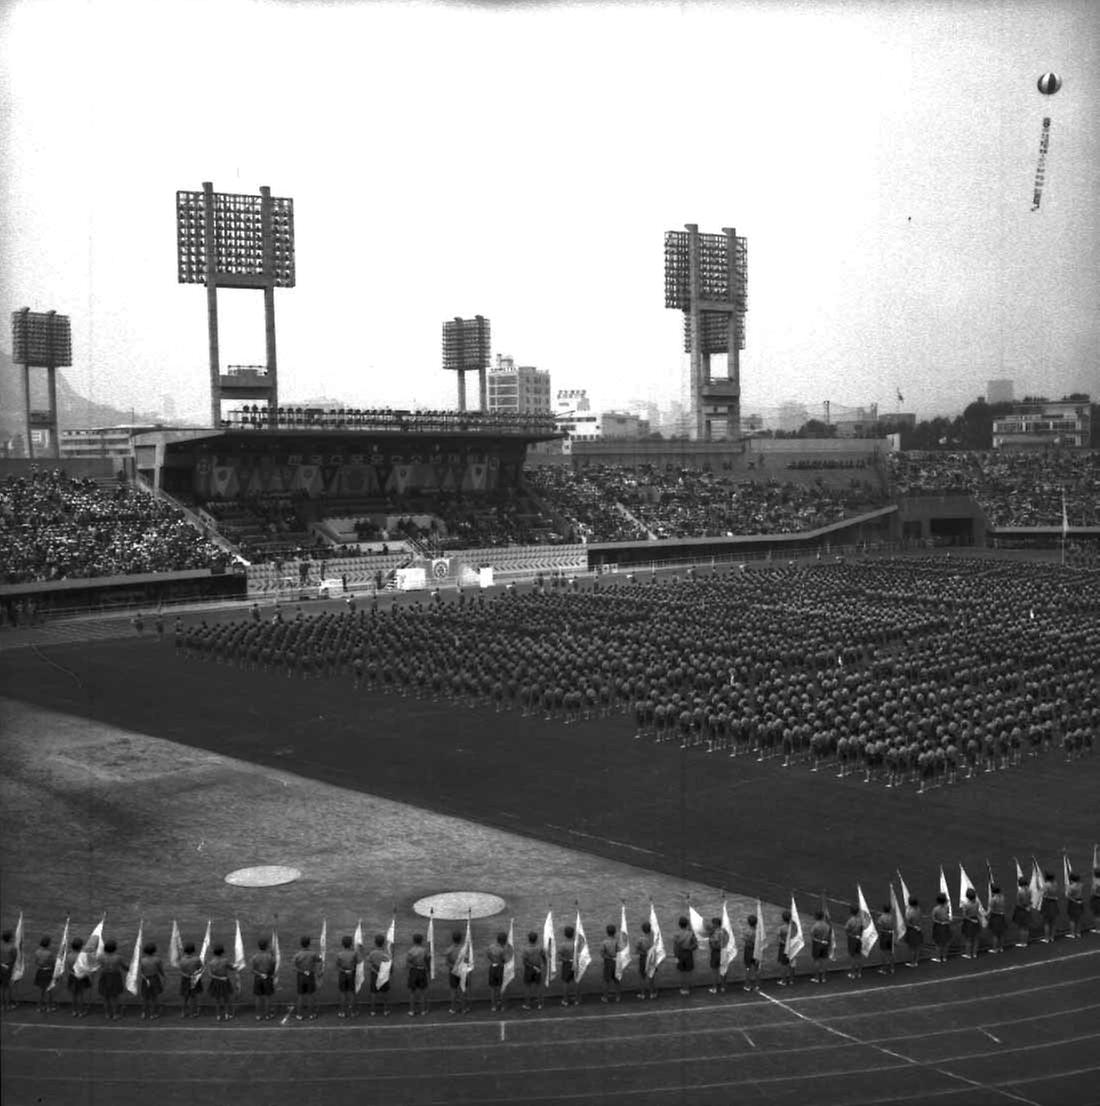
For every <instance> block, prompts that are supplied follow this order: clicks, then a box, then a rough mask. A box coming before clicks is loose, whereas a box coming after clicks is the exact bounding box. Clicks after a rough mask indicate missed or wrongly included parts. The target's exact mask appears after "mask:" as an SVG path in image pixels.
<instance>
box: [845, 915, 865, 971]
mask: <svg viewBox="0 0 1100 1106" xmlns="http://www.w3.org/2000/svg"><path fill="white" fill-rule="evenodd" d="M844 933H845V934H846V936H847V938H848V959H849V961H850V962H851V967H849V969H848V978H849V979H862V978H863V915H862V914H860V911H859V907H858V906H856V904H855V903H852V904H851V905H850V906H849V907H848V919H847V921H845V923H844Z"/></svg>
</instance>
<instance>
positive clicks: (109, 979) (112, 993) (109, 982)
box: [99, 972, 122, 998]
mask: <svg viewBox="0 0 1100 1106" xmlns="http://www.w3.org/2000/svg"><path fill="white" fill-rule="evenodd" d="M99 993H100V994H101V995H102V996H103V997H104V998H115V997H117V996H118V995H121V994H122V973H121V972H105V973H104V974H102V975H101V976H100V977H99Z"/></svg>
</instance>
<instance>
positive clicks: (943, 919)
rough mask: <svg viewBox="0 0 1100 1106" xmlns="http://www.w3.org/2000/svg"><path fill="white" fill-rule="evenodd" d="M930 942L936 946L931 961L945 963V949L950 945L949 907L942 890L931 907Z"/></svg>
mask: <svg viewBox="0 0 1100 1106" xmlns="http://www.w3.org/2000/svg"><path fill="white" fill-rule="evenodd" d="M932 943H933V944H934V945H935V946H936V955H935V956H933V957H932V963H933V964H946V963H947V951H948V948H949V947H950V945H951V908H950V907H949V906H948V905H947V896H946V895H945V894H944V893H943V892H942V891H941V892H940V893H939V894H938V895H937V896H936V905H935V906H934V907H932Z"/></svg>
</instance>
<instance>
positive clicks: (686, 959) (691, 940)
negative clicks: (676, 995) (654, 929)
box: [672, 915, 699, 995]
mask: <svg viewBox="0 0 1100 1106" xmlns="http://www.w3.org/2000/svg"><path fill="white" fill-rule="evenodd" d="M698 947H699V939H698V938H697V937H696V936H695V934H694V933H693V932H692V929H691V926H690V924H689V923H688V920H687V917H686V916H684V915H681V916H680V919H679V921H678V922H677V929H676V932H675V933H674V934H673V936H672V952H673V954H674V955H675V957H676V970H677V971H678V972H679V973H680V994H681V995H690V994H691V985H690V984H691V973H692V972H693V971H695V950H696V949H697V948H698Z"/></svg>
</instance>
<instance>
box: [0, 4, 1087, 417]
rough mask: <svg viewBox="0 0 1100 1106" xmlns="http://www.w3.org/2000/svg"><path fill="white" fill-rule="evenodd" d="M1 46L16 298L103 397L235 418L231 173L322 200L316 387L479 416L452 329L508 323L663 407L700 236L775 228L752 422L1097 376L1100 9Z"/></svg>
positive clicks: (968, 8)
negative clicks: (676, 254)
mask: <svg viewBox="0 0 1100 1106" xmlns="http://www.w3.org/2000/svg"><path fill="white" fill-rule="evenodd" d="M0 66H2V78H0V79H2V81H3V84H2V85H0V112H2V113H3V114H2V117H0V125H2V131H0V164H2V168H3V192H2V201H3V202H2V210H0V302H2V307H3V311H4V313H5V316H6V315H7V313H8V312H9V311H10V310H12V309H14V308H18V307H21V306H30V307H31V308H32V309H35V310H48V309H50V308H55V309H57V310H58V311H61V312H63V313H68V314H70V315H71V316H72V319H73V346H74V361H75V362H76V364H75V365H74V367H73V369H72V370H71V373H70V379H71V380H72V382H73V383H74V384H75V386H76V387H77V388H78V389H79V390H81V391H83V392H84V393H85V394H87V395H89V396H90V397H91V398H93V399H96V400H100V401H104V402H114V403H118V404H121V405H126V406H129V405H131V404H134V405H136V406H137V407H138V408H139V409H140V408H141V407H152V408H157V407H159V406H161V400H162V397H163V396H166V395H170V396H172V397H173V398H174V400H175V402H176V405H177V409H178V411H179V413H180V414H181V415H189V416H192V417H195V418H202V417H203V413H204V412H205V411H206V409H207V406H206V405H207V402H208V400H207V395H206V380H207V361H206V315H205V297H204V293H203V290H202V288H201V287H200V286H196V285H180V284H177V282H176V269H175V222H174V204H175V191H176V189H181V188H182V189H199V188H201V183H202V181H204V180H212V181H213V182H214V185H215V187H216V188H217V189H219V190H221V191H241V192H255V191H256V189H257V188H258V186H259V185H261V184H267V185H270V186H271V188H272V191H273V193H274V194H276V195H283V196H292V197H293V198H294V201H295V218H296V230H297V272H298V286H297V287H296V288H294V289H291V290H287V291H282V290H280V291H278V292H277V293H276V312H277V320H278V336H279V363H280V374H281V380H282V393H283V396H284V397H285V398H286V399H288V400H289V399H292V398H294V397H304V396H307V395H315V394H318V393H324V394H327V395H335V396H339V397H343V398H345V399H347V400H348V401H349V402H351V403H353V404H362V405H387V404H389V405H392V406H411V405H413V404H414V403H415V404H417V405H420V406H436V405H447V406H453V404H454V396H455V388H454V380H453V378H452V377H451V376H449V375H446V374H444V373H443V372H442V371H441V369H440V367H439V362H440V327H441V323H442V321H443V320H444V319H447V318H451V317H453V316H455V315H464V316H467V315H473V314H477V313H480V314H484V315H487V316H488V317H489V318H490V319H491V320H492V329H493V345H494V352H498V353H506V354H512V355H513V356H514V357H515V358H516V359H517V360H518V361H519V362H520V363H523V364H534V365H537V366H539V367H540V368H545V369H548V370H549V371H550V373H551V375H552V386H553V388H554V389H557V388H577V387H587V388H588V389H589V391H590V394H591V395H592V396H593V398H594V400H595V403H596V405H597V407H599V408H605V407H612V406H617V405H621V404H622V403H624V402H625V401H626V400H628V399H630V398H632V397H635V396H637V397H647V396H649V397H651V398H654V399H656V400H658V401H664V400H667V399H668V398H670V397H673V396H675V395H676V394H677V393H678V391H679V387H680V380H681V371H682V361H683V355H682V353H681V321H680V316H679V315H678V314H677V313H676V312H673V311H666V310H665V309H664V298H663V275H662V274H663V255H662V236H663V232H664V231H665V230H666V229H679V228H681V227H682V225H683V224H684V223H685V222H697V223H699V224H700V227H701V229H703V230H705V231H718V230H720V228H721V227H723V226H735V227H736V228H737V230H738V233H740V234H744V235H746V236H747V237H748V240H749V314H748V322H747V337H748V347H747V350H746V351H745V353H744V355H743V359H742V378H743V390H744V395H745V408H746V410H752V409H753V408H754V407H757V408H759V407H764V406H774V405H776V404H778V403H780V402H782V401H784V400H787V399H794V398H797V399H800V400H802V401H804V402H806V403H807V404H809V405H811V406H814V405H817V404H819V403H820V402H821V401H822V400H824V399H830V400H832V402H833V403H834V404H835V405H851V406H854V405H858V404H866V403H871V402H875V401H877V402H879V403H880V404H882V405H883V408H884V409H885V410H893V409H894V408H895V407H896V401H895V398H894V397H895V389H897V388H900V390H901V391H902V393H903V394H904V395H905V403H904V407H905V408H906V409H910V410H916V411H918V412H919V413H921V414H922V415H930V414H932V413H935V412H937V411H949V410H953V409H956V408H957V407H959V406H961V405H962V404H963V403H965V402H967V401H968V400H970V399H972V398H973V397H974V396H975V395H977V394H979V393H981V392H984V390H985V382H986V380H987V379H989V378H996V377H1002V376H1003V377H1011V378H1014V379H1015V381H1016V387H1017V395H1022V394H1023V393H1024V392H1036V391H1043V392H1046V393H1050V394H1061V393H1063V392H1065V391H1070V390H1088V391H1091V392H1092V393H1093V394H1094V395H1095V394H1097V393H1100V357H1098V344H1100V343H1098V338H1100V311H1098V303H1100V287H1098V285H1100V281H1098V274H1100V228H1098V221H1097V206H1098V203H1097V201H1098V199H1100V127H1098V126H1097V122H1096V121H1097V119H1098V118H1100V95H1098V91H1100V5H1098V4H1097V3H1096V2H1095V0H1079V2H1062V0H1047V2H1044V3H1039V2H1022V0H1021V2H1014V0H1008V2H1002V3H997V2H993V0H990V2H987V3H968V2H952V3H945V2H939V3H935V2H929V0H916V2H913V3H905V2H893V0H886V2H880V3H870V2H869V3H856V2H851V3H843V4H822V3H810V2H807V3H796V2H793V0H786V2H783V0H774V2H767V0H758V2H754V3H713V4H702V3H698V4H697V3H684V4H680V5H661V4H626V5H621V4H616V5H611V4H604V3H590V4H572V5H556V4H537V5H516V6H506V5H496V4H483V5H472V6H471V5H460V4H440V3H436V4H419V3H413V2H408V3H396V2H395V3H385V2H382V3H362V4H360V3H344V4H339V3H330V4H323V3H311V2H308V0H302V2H294V3H290V2H288V3H276V2H272V0H268V2H244V0H213V2H209V3H208V2H204V0H186V2H180V0H155V2H150V0H138V2H134V3H125V2H121V0H84V2H80V3H77V2H75V0H74V2H68V0H37V2H36V0H15V2H14V3H13V2H11V0H8V2H7V3H6V4H5V5H3V7H2V11H0ZM1046 70H1054V71H1056V72H1058V73H1059V74H1060V75H1061V76H1062V77H1063V79H1064V82H1065V83H1064V86H1063V88H1062V90H1061V92H1060V93H1058V94H1057V95H1056V96H1054V97H1043V96H1041V95H1040V94H1039V93H1038V91H1037V90H1036V87H1035V82H1036V79H1037V77H1038V76H1039V74H1041V73H1042V72H1044V71H1046ZM1044 114H1049V115H1051V117H1052V119H1053V123H1052V131H1051V141H1050V152H1049V156H1048V164H1047V174H1046V185H1045V189H1044V192H1043V199H1042V206H1041V209H1040V210H1039V211H1038V212H1037V213H1033V212H1031V211H1030V207H1031V198H1032V186H1033V179H1034V174H1035V169H1036V161H1037V158H1038V153H1039V139H1040V133H1041V124H1042V118H1043V115H1044ZM219 302H220V305H221V308H222V323H223V333H222V357H223V364H230V363H259V362H262V361H263V357H264V346H263V329H262V325H261V318H262V311H261V302H262V298H261V295H260V293H259V292H241V291H236V292H234V291H225V292H222V293H220V297H219ZM5 325H6V324H5ZM2 341H3V345H4V346H5V348H7V347H8V339H7V338H6V337H5V339H3V340H2Z"/></svg>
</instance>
